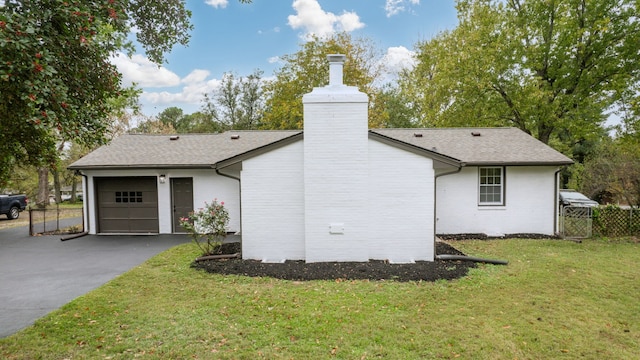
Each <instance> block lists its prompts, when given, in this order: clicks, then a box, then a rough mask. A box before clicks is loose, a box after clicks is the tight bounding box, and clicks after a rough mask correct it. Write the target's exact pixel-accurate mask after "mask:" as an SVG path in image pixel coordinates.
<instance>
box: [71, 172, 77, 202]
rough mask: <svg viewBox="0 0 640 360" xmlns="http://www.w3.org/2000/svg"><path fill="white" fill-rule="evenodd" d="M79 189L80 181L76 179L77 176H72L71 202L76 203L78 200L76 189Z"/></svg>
mask: <svg viewBox="0 0 640 360" xmlns="http://www.w3.org/2000/svg"><path fill="white" fill-rule="evenodd" d="M77 189H78V182H77V181H76V177H75V176H74V177H72V178H71V203H72V204H75V203H76V201H78V198H77V196H76V190H77Z"/></svg>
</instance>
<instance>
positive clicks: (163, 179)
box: [160, 174, 167, 184]
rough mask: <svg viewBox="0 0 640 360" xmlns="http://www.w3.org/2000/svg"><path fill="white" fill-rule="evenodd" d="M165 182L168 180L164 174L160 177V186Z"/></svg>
mask: <svg viewBox="0 0 640 360" xmlns="http://www.w3.org/2000/svg"><path fill="white" fill-rule="evenodd" d="M165 181H167V178H166V177H165V176H164V174H162V175H160V184H164V182H165Z"/></svg>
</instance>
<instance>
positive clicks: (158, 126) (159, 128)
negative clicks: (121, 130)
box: [130, 117, 176, 134]
mask: <svg viewBox="0 0 640 360" xmlns="http://www.w3.org/2000/svg"><path fill="white" fill-rule="evenodd" d="M130 133H140V134H175V133H176V129H174V128H173V125H171V123H166V122H163V121H161V120H158V119H157V118H154V117H147V118H144V119H143V120H142V121H140V123H139V124H138V126H136V127H135V128H133V129H131V131H130Z"/></svg>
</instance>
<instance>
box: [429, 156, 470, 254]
mask: <svg viewBox="0 0 640 360" xmlns="http://www.w3.org/2000/svg"><path fill="white" fill-rule="evenodd" d="M465 165H466V164H465V163H460V165H458V168H456V169H455V170H452V171H448V172H443V173H441V174H436V175H435V176H434V177H433V256H434V257H437V255H436V225H437V224H438V219H437V217H436V216H437V206H438V201H437V200H438V178H439V177H441V176H445V175H453V174H457V173H459V172H460V171H462V167H463V166H465Z"/></svg>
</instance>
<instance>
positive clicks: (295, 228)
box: [70, 55, 571, 262]
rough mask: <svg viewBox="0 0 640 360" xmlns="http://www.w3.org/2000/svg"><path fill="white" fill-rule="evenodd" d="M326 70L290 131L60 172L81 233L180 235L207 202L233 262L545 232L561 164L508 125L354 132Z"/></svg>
mask: <svg viewBox="0 0 640 360" xmlns="http://www.w3.org/2000/svg"><path fill="white" fill-rule="evenodd" d="M329 60H330V68H331V70H330V83H329V85H328V86H325V87H322V88H316V89H314V90H313V92H311V93H309V94H307V95H305V96H304V98H303V102H304V118H305V121H304V131H303V132H302V131H230V132H226V133H223V134H215V135H211V134H189V135H179V136H173V137H170V136H162V135H125V136H122V137H120V138H118V139H116V140H114V141H113V142H112V144H110V145H108V146H104V147H102V148H100V149H98V150H96V151H94V152H93V153H91V154H89V155H87V156H86V157H85V158H83V159H81V160H79V161H78V162H76V163H74V164H73V165H71V166H70V168H71V169H76V170H78V171H80V172H81V173H82V174H83V175H84V178H83V179H84V186H85V194H87V195H86V196H85V199H86V200H85V201H86V203H85V217H86V219H88V221H87V224H86V227H87V230H88V231H89V233H92V234H96V233H98V234H99V233H172V232H180V228H179V226H178V225H177V223H176V219H177V218H179V217H180V216H184V214H185V212H188V211H190V210H192V209H197V208H199V207H202V206H203V205H204V202H205V201H211V200H212V199H214V198H217V199H219V200H222V201H225V204H226V206H227V207H228V208H229V211H230V214H231V218H232V221H231V224H230V231H234V232H238V233H240V234H241V235H242V256H243V258H245V259H259V260H263V261H269V262H274V261H284V260H306V261H307V262H317V261H367V260H369V259H382V260H389V261H391V262H412V261H418V260H427V261H432V260H433V259H434V244H435V234H436V233H438V234H459V233H486V234H489V235H497V234H513V233H540V234H548V235H552V234H554V232H555V228H556V220H555V219H556V215H555V209H556V204H557V188H558V185H557V177H558V170H559V169H560V167H561V166H564V165H567V164H570V163H571V160H570V159H568V158H567V157H565V156H564V155H562V154H560V153H558V152H556V151H555V150H553V149H551V148H550V147H548V146H546V145H544V144H542V143H540V142H539V141H537V140H535V139H534V138H532V137H531V136H529V135H527V134H525V133H523V132H522V131H520V130H517V129H513V128H496V129H468V128H464V129H380V130H368V129H367V108H368V97H367V95H366V94H364V93H361V92H359V91H358V90H357V89H356V88H355V87H351V86H346V85H344V84H342V63H343V61H344V56H341V55H331V56H330V57H329Z"/></svg>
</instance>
